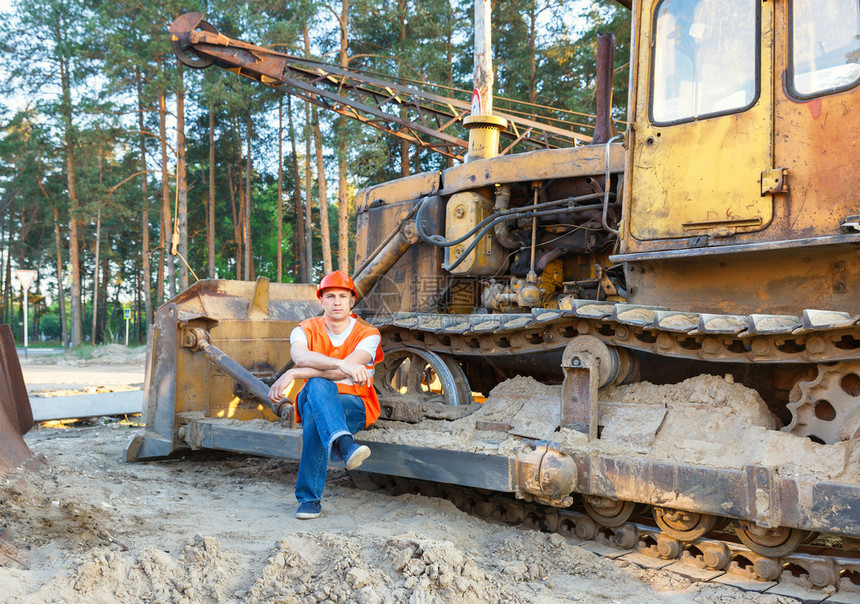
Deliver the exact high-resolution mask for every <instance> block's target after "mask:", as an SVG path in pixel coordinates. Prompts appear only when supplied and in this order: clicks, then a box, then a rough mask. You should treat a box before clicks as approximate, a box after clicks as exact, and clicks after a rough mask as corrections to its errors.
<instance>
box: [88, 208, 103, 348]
mask: <svg viewBox="0 0 860 604" xmlns="http://www.w3.org/2000/svg"><path fill="white" fill-rule="evenodd" d="M101 235H102V208H101V203H99V207H98V210H96V250H95V259H94V260H93V324H92V330H91V331H90V344H92V345H93V346H95V345H96V343H97V341H96V327H97V324H98V308H99V260H100V258H99V255H100V254H99V253H100V251H101V250H100V248H101V242H102V237H101Z"/></svg>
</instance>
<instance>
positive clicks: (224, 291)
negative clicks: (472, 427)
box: [145, 279, 320, 421]
mask: <svg viewBox="0 0 860 604" xmlns="http://www.w3.org/2000/svg"><path fill="white" fill-rule="evenodd" d="M319 311H320V306H319V301H318V300H317V298H316V287H315V286H314V285H311V284H281V283H269V282H268V280H267V279H260V280H258V281H257V282H256V283H254V282H251V281H226V280H204V281H198V282H197V283H195V284H194V285H192V286H191V287H190V288H189V289H187V290H185V291H184V292H182V293H180V294H179V295H178V296H176V297H175V298H174V299H173V300H171V301H170V302H169V303H168V304H166V305H165V306H164V307H162V308H161V309H159V311H158V314H157V317H156V326H155V332H154V334H153V342H152V346H151V354H150V360H149V362H150V363H151V367H150V368H149V371H148V380H149V381H148V383H147V385H146V396H145V398H146V406H147V408H148V413H149V414H155V413H157V411H156V409H158V408H160V407H161V408H164V407H165V406H166V407H171V408H172V412H173V413H174V414H177V415H181V414H185V413H195V414H202V415H204V416H207V417H223V418H228V419H238V420H251V419H265V420H268V421H277V420H278V418H277V417H276V416H275V415H274V413H272V412H271V410H270V409H269V408H268V406H266V405H261V404H260V403H259V401H257V400H242V394H243V393H241V392H237V390H236V382H235V380H234V379H233V378H231V377H230V376H228V375H227V374H225V373H223V372H222V371H221V370H220V369H218V368H217V367H216V366H214V365H212V364H211V363H210V362H209V360H208V359H207V358H206V356H205V355H203V354H201V353H199V352H193V351H192V350H191V349H190V348H184V347H181V346H180V345H179V340H178V337H177V336H178V333H179V332H180V331H181V329H182V328H184V327H200V328H203V329H205V330H206V331H207V332H208V333H209V335H210V340H211V343H212V344H213V345H215V346H217V347H218V348H219V349H220V350H222V351H223V352H224V353H225V354H227V355H228V356H229V357H231V358H232V359H234V360H235V361H236V362H237V363H239V364H240V365H242V366H243V367H245V368H246V369H248V370H249V371H250V372H251V373H254V374H255V375H258V376H259V377H261V378H268V377H270V376H271V375H272V374H273V373H274V371H276V370H277V369H279V368H280V367H282V366H283V365H284V364H285V363H286V362H287V361H288V360H289V359H290V343H289V337H290V332H291V331H292V329H293V328H294V327H295V326H296V325H297V324H298V323H299V321H301V320H303V319H305V318H308V317H312V316H315V315H317V314H318V313H319ZM171 392H172V396H171ZM148 421H149V420H148Z"/></svg>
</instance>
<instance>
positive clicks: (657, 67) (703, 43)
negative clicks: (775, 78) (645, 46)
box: [651, 0, 811, 124]
mask: <svg viewBox="0 0 860 604" xmlns="http://www.w3.org/2000/svg"><path fill="white" fill-rule="evenodd" d="M810 1H811V0H810ZM758 7H759V4H758V1H757V0H662V2H660V3H659V4H658V5H657V9H656V11H655V14H654V27H653V40H654V42H653V55H652V61H651V65H652V72H651V121H652V122H654V123H655V124H670V123H676V122H683V121H692V120H694V119H698V118H703V117H710V116H715V115H722V114H725V113H732V112H736V111H742V110H744V109H747V108H749V107H751V106H752V105H753V104H754V102H755V100H756V98H757V96H758V85H757V83H758V79H757V78H756V74H757V72H758V65H759V46H760V45H759V41H758V36H759V34H758V32H759V25H758V23H759V8H758Z"/></svg>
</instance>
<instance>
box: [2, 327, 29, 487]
mask: <svg viewBox="0 0 860 604" xmlns="http://www.w3.org/2000/svg"><path fill="white" fill-rule="evenodd" d="M32 427H33V412H32V411H31V409H30V398H29V396H28V395H27V387H26V386H25V384H24V376H23V374H22V373H21V364H20V363H19V362H18V352H17V351H16V350H15V341H14V339H13V337H12V330H11V328H10V327H9V326H8V325H0V474H2V473H3V471H4V470H9V469H12V468H16V467H18V466H20V465H21V464H22V463H24V462H25V461H27V460H28V459H29V458H31V457H32V456H33V452H32V451H30V448H29V447H28V446H27V445H26V443H25V442H24V439H23V438H22V436H23V435H24V434H26V433H27V432H29V430H30V429H31V428H32Z"/></svg>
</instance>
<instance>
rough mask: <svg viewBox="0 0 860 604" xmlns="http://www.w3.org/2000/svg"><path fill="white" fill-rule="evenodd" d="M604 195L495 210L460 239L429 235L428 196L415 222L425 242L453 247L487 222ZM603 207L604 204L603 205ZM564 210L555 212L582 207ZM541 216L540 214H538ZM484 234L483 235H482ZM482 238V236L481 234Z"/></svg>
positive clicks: (519, 216) (420, 207)
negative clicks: (426, 230) (427, 229)
mask: <svg viewBox="0 0 860 604" xmlns="http://www.w3.org/2000/svg"><path fill="white" fill-rule="evenodd" d="M602 197H603V194H601V193H591V194H589V195H581V196H579V197H568V198H565V199H558V200H556V201H545V202H543V203H539V204H536V205H534V206H529V207H528V208H527V209H521V208H511V209H507V210H501V211H499V212H494V213H492V214H490V215H489V216H487V217H486V218H484V219H483V220H482V221H481V222H479V223H478V224H476V225H475V226H474V227H472V228H471V229H469V231H468V232H466V234H464V235H463V236H461V237H459V238H458V239H454V240H452V241H449V240H447V239H445V238H444V237H443V236H442V235H428V234H427V233H426V232H425V231H424V225H423V222H424V220H423V219H424V206H425V204H426V202H427V198H426V197H425V198H424V199H423V200H422V201H421V204H420V206H419V207H418V213H417V214H416V215H415V223H416V227H417V231H418V237H420V238H421V240H422V241H424V242H425V243H429V244H430V245H434V246H436V247H452V246H454V245H458V244H460V243H463V242H464V241H466V240H467V239H468V238H469V237H472V236H474V235H475V233H477V232H478V231H481V232H482V233H485V232H486V230H484V228H485V227H486V226H487V224H492V225H496V224H498V222H502V221H504V220H514V219H516V218H530V217H531V216H532V215H535V214H534V213H535V212H536V211H546V210H545V208H553V207H555V206H559V205H570V204H571V203H575V202H578V201H590V200H592V199H600V198H602ZM601 207H602V206H601ZM560 209H561V210H562V211H561V212H560V211H554V212H555V213H563V212H570V211H578V210H579V209H580V208H560ZM537 216H540V214H537ZM481 236H483V235H481ZM479 238H480V236H479Z"/></svg>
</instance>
